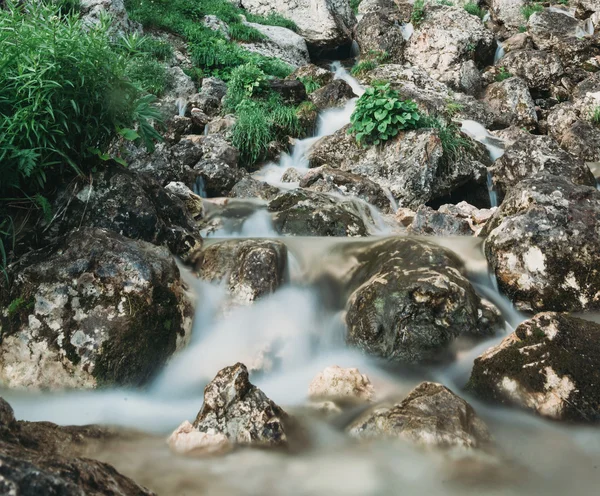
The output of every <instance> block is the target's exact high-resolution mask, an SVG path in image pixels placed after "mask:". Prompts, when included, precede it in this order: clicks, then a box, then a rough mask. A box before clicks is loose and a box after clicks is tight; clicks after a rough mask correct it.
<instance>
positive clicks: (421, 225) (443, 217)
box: [408, 206, 473, 236]
mask: <svg viewBox="0 0 600 496" xmlns="http://www.w3.org/2000/svg"><path fill="white" fill-rule="evenodd" d="M408 232H409V234H415V235H417V236H472V235H473V229H471V225H470V224H469V221H468V220H467V219H465V218H462V217H457V216H454V215H452V214H450V213H446V212H440V211H436V210H433V209H432V208H429V207H425V206H423V207H419V209H418V210H417V213H416V215H415V217H414V219H413V221H412V223H411V224H410V226H409V227H408Z"/></svg>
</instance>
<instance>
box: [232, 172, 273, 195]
mask: <svg viewBox="0 0 600 496" xmlns="http://www.w3.org/2000/svg"><path fill="white" fill-rule="evenodd" d="M280 192H281V191H280V190H279V189H278V188H275V187H274V186H271V185H270V184H268V183H265V182H263V181H258V180H257V179H254V178H253V177H252V176H245V177H244V178H242V179H241V180H240V181H238V182H237V183H236V184H235V186H234V187H233V188H232V189H231V192H230V193H229V196H230V197H231V198H259V199H261V200H267V201H270V200H272V199H273V198H275V197H276V196H277V195H279V193H280Z"/></svg>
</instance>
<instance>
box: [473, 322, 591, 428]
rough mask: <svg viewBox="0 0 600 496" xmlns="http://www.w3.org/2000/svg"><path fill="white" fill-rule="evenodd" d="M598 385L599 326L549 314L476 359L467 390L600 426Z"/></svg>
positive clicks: (552, 416) (539, 411) (502, 401)
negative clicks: (599, 424)
mask: <svg viewBox="0 0 600 496" xmlns="http://www.w3.org/2000/svg"><path fill="white" fill-rule="evenodd" d="M599 382H600V325H598V324H596V323H594V322H590V321H587V320H582V319H578V318H575V317H572V316H570V315H566V314H559V313H552V312H547V313H540V314H537V315H536V316H535V317H534V318H532V319H531V320H528V321H526V322H524V323H523V324H521V325H520V326H519V327H517V329H516V330H515V332H513V333H512V334H511V335H510V336H508V337H507V338H505V339H504V340H503V341H502V342H501V343H500V344H498V345H496V346H494V347H492V348H490V349H489V350H487V351H486V352H485V353H484V354H483V355H481V356H480V357H479V358H477V360H475V365H474V366H473V371H472V373H471V379H470V380H469V383H468V384H467V388H468V389H469V390H470V391H471V392H473V393H474V394H476V395H477V396H479V397H481V398H483V399H485V400H488V401H493V402H499V403H504V404H512V405H518V406H521V407H523V408H527V409H530V410H533V411H534V412H536V413H538V414H539V415H542V416H544V417H549V418H552V419H555V420H564V421H573V422H598V421H600V392H599V390H598V383H599Z"/></svg>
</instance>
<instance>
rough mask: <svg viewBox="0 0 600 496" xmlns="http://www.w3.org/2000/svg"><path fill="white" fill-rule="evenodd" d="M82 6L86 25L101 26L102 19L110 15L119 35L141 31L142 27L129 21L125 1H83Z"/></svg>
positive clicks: (113, 26) (112, 24)
mask: <svg viewBox="0 0 600 496" xmlns="http://www.w3.org/2000/svg"><path fill="white" fill-rule="evenodd" d="M80 5H81V7H80V10H81V19H82V21H83V22H84V24H87V25H90V26H93V25H97V24H100V19H101V17H102V16H103V15H106V14H108V15H110V17H111V26H112V28H113V29H115V30H116V31H117V33H128V32H131V31H141V26H139V25H138V24H137V23H134V22H132V21H131V20H130V19H129V16H128V15H127V11H126V10H125V3H124V2H123V0H81V4H80Z"/></svg>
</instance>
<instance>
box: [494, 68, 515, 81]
mask: <svg viewBox="0 0 600 496" xmlns="http://www.w3.org/2000/svg"><path fill="white" fill-rule="evenodd" d="M511 77H513V75H512V74H511V73H510V72H509V71H508V69H507V68H506V67H500V71H499V72H498V74H496V81H497V82H498V83H499V82H501V81H504V80H505V79H508V78H511Z"/></svg>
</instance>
